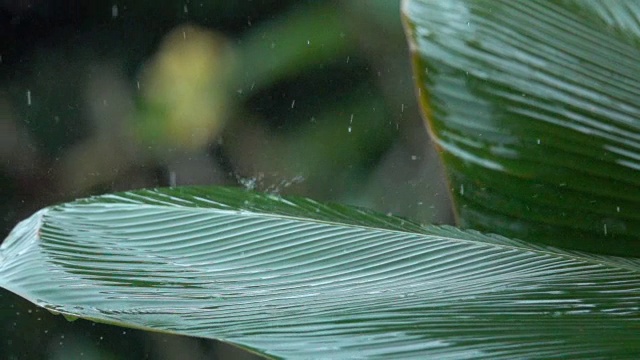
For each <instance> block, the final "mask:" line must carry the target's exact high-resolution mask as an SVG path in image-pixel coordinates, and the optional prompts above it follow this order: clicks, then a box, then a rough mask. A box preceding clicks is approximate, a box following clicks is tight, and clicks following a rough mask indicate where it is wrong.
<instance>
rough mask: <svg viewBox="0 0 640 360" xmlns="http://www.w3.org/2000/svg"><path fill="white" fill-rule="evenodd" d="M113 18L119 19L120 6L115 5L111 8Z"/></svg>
mask: <svg viewBox="0 0 640 360" xmlns="http://www.w3.org/2000/svg"><path fill="white" fill-rule="evenodd" d="M111 17H112V18H117V17H118V5H113V6H112V7H111Z"/></svg>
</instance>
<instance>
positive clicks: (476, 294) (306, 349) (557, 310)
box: [0, 188, 640, 359]
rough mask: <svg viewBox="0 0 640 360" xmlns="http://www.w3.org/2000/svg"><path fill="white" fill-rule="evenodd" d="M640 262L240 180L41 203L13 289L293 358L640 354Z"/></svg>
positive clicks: (8, 266)
mask: <svg viewBox="0 0 640 360" xmlns="http://www.w3.org/2000/svg"><path fill="white" fill-rule="evenodd" d="M639 275H640V261H639V260H635V259H624V258H615V257H606V256H596V255H589V254H586V253H579V252H569V251H563V250H557V249H553V248H549V247H544V246H537V245H532V244H528V243H525V242H521V241H517V240H509V239H506V238H503V237H499V236H488V235H482V234H479V233H477V232H473V231H460V230H457V229H455V228H451V227H436V226H429V227H422V226H420V225H417V224H414V223H412V222H408V221H406V220H403V219H398V218H395V217H390V216H384V215H378V214H374V213H372V212H369V211H365V210H360V209H355V208H350V207H344V206H338V205H323V204H319V203H317V202H314V201H312V200H306V199H299V198H281V197H278V196H275V195H260V194H255V193H249V192H245V191H242V190H233V189H226V188H173V189H158V190H142V191H135V192H127V193H121V194H114V195H104V196H100V197H94V198H90V199H85V200H79V201H75V202H72V203H68V204H62V205H57V206H53V207H49V208H46V209H43V210H41V211H39V212H38V213H36V214H35V215H33V216H32V217H30V218H29V219H27V220H25V221H23V222H22V223H20V224H19V225H18V226H17V227H16V228H15V229H14V230H13V231H12V232H11V234H10V235H9V237H8V238H7V239H6V241H5V242H4V243H3V244H2V246H1V247H0V285H2V286H3V287H5V288H6V289H8V290H10V291H12V292H14V293H16V294H18V295H21V296H23V297H25V298H26V299H29V300H30V301H32V302H34V303H36V304H38V305H40V306H43V307H45V308H47V309H49V310H51V311H54V312H56V313H62V314H66V315H68V316H72V317H80V318H85V319H91V320H93V321H100V322H106V323H112V324H117V325H122V326H130V327H135V328H142V329H148V330H154V331H163V332H171V333H177V334H185V335H190V336H199V337H205V338H216V339H221V340H223V341H227V342H230V343H234V344H238V345H240V346H243V347H246V348H249V349H252V351H256V352H258V353H261V354H265V355H267V356H271V357H283V358H376V357H378V358H409V357H417V358H447V357H449V358H469V357H474V358H475V357H488V358H494V359H500V358H503V359H513V358H550V357H555V358H560V357H562V358H576V357H625V356H631V355H632V354H638V353H640V331H639V330H640V316H639V315H640V309H639V308H638V304H639V303H640V276H639Z"/></svg>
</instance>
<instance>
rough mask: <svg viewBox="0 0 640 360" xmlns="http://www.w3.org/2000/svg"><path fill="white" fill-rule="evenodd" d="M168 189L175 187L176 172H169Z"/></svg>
mask: <svg viewBox="0 0 640 360" xmlns="http://www.w3.org/2000/svg"><path fill="white" fill-rule="evenodd" d="M169 187H176V172H175V171H170V172H169Z"/></svg>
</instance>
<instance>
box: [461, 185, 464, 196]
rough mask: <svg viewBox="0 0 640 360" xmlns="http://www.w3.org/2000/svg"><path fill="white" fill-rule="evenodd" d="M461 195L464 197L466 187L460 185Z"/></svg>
mask: <svg viewBox="0 0 640 360" xmlns="http://www.w3.org/2000/svg"><path fill="white" fill-rule="evenodd" d="M460 195H464V185H462V184H460Z"/></svg>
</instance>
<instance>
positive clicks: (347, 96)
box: [0, 0, 451, 359]
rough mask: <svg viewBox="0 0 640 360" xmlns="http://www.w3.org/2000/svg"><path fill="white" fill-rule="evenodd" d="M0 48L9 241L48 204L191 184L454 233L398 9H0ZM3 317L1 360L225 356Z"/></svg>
mask: <svg viewBox="0 0 640 360" xmlns="http://www.w3.org/2000/svg"><path fill="white" fill-rule="evenodd" d="M0 34H1V35H0V164H1V166H0V179H1V180H2V184H3V186H2V187H1V188H0V198H1V199H2V201H1V202H0V207H1V210H0V214H2V229H3V230H2V234H3V236H2V238H4V237H5V236H6V234H7V233H8V232H9V230H10V229H11V228H12V227H13V226H14V225H15V223H16V222H18V221H19V220H21V219H22V218H24V217H26V216H28V215H29V214H30V213H32V212H33V211H35V210H36V209H38V208H41V207H43V206H46V205H50V204H52V203H57V202H62V201H68V200H72V199H74V198H77V197H81V196H87V195H92V194H100V193H105V192H112V191H118V190H127V189H134V188H141V187H156V186H169V185H188V184H216V185H220V184H224V185H230V186H244V187H247V188H250V189H257V190H261V191H267V192H277V193H282V194H297V195H304V196H309V197H312V198H314V199H316V200H322V201H326V200H329V201H337V202H342V203H348V204H355V205H360V206H366V207H369V208H373V209H375V210H379V211H382V212H390V213H394V214H398V215H402V216H406V217H410V218H413V219H416V220H418V221H420V222H425V223H426V222H436V223H448V222H451V218H450V217H451V216H450V210H449V208H448V201H449V200H448V195H447V194H446V189H445V185H444V183H443V181H442V177H441V176H440V165H439V163H438V161H437V160H436V157H435V154H434V153H433V151H432V150H431V146H430V144H429V141H428V138H427V134H426V131H425V130H424V126H423V124H422V122H421V120H420V116H419V113H418V107H417V104H416V101H415V96H414V93H413V81H412V79H411V68H410V65H409V59H408V56H407V49H406V43H405V39H404V35H403V32H402V27H401V24H400V14H399V4H398V1H388V0H376V1H347V0H343V1H338V0H336V1H266V0H265V1H251V0H245V1H233V2H231V1H208V2H190V1H165V2H163V3H162V5H158V3H157V2H152V1H144V0H140V1H109V2H107V1H97V2H91V3H86V4H84V3H82V4H78V3H76V2H71V1H68V0H55V1H40V0H34V1H4V2H2V3H1V4H0ZM0 309H1V310H0V319H1V320H2V322H1V325H0V331H2V339H3V340H2V344H1V345H0V349H2V350H0V355H2V356H1V357H2V358H8V359H23V358H51V359H58V358H59V359H66V358H89V359H90V358H101V359H104V358H152V359H182V358H185V357H187V355H185V354H187V353H188V354H189V355H188V357H189V358H211V357H212V356H220V357H222V356H225V355H226V356H230V354H229V352H230V351H234V350H233V349H230V348H227V347H224V346H222V345H219V344H215V343H212V342H208V341H204V340H202V341H199V340H196V339H188V338H181V337H174V336H163V335H158V334H148V333H145V332H139V331H133V330H122V329H119V328H115V327H109V326H104V325H98V324H92V323H89V322H80V323H74V324H73V325H70V324H69V323H68V322H67V321H66V320H65V319H63V318H61V317H55V316H53V315H51V314H49V313H47V312H46V311H42V310H40V309H36V308H35V307H33V306H30V305H29V304H27V302H26V301H23V300H22V299H19V298H18V297H16V296H14V295H12V294H10V293H8V292H6V291H2V292H0ZM233 356H234V357H237V356H239V355H238V354H235V355H233Z"/></svg>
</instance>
